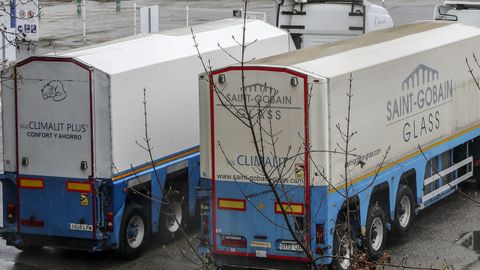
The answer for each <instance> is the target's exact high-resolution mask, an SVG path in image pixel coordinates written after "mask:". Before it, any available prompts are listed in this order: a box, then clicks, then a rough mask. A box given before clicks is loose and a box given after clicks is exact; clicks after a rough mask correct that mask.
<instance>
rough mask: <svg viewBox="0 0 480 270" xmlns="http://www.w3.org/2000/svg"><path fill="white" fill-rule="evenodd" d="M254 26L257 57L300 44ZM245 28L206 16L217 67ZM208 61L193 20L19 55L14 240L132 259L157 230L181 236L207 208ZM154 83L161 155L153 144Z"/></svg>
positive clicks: (11, 179)
mask: <svg viewBox="0 0 480 270" xmlns="http://www.w3.org/2000/svg"><path fill="white" fill-rule="evenodd" d="M246 28H247V31H246V42H249V43H252V42H254V41H255V42H254V43H253V44H252V45H251V46H249V48H248V50H247V51H246V56H245V57H246V59H252V58H261V57H266V56H271V55H274V54H279V53H285V52H288V51H290V49H291V48H293V44H292V42H291V39H290V36H289V35H288V33H287V32H285V31H284V30H281V29H278V28H276V27H274V26H272V25H270V24H267V23H265V22H261V21H253V20H252V21H247V23H246ZM242 29H243V20H237V19H230V20H223V21H218V22H213V23H208V24H204V25H199V26H195V27H194V31H195V35H196V40H197V42H198V44H199V47H198V48H199V50H200V52H201V53H202V56H203V59H204V60H205V62H206V65H207V66H209V65H211V66H212V67H221V66H225V65H229V64H233V63H235V60H233V58H232V57H231V56H233V57H237V58H238V57H239V56H240V47H239V46H238V44H237V42H236V41H235V40H234V39H233V38H232V37H235V39H236V40H242V33H243V30H242ZM220 46H221V47H220ZM229 54H230V55H229ZM204 71H205V70H204V68H203V66H202V64H201V63H200V61H199V60H198V55H197V50H196V48H195V46H194V42H193V39H192V34H191V32H190V28H183V29H178V30H172V31H165V32H161V33H157V34H148V35H138V36H134V37H130V38H125V39H121V40H117V41H112V42H108V43H104V44H101V45H98V46H93V47H87V48H82V49H79V50H74V51H68V52H65V53H61V54H59V55H50V56H39V57H31V58H28V59H26V60H24V61H22V62H19V63H17V64H16V65H15V66H14V67H13V68H12V70H11V76H10V77H8V76H3V78H4V81H3V84H2V105H3V106H2V112H3V119H2V121H3V146H4V164H5V166H4V167H5V175H4V177H3V179H2V184H3V205H4V207H3V210H4V213H3V215H4V219H3V221H4V224H3V225H4V226H3V228H2V230H1V232H2V236H3V238H5V239H6V241H7V244H8V245H14V246H16V247H18V248H20V249H27V248H30V249H31V248H38V247H42V246H60V247H68V248H78V249H87V250H93V251H97V250H105V249H116V250H118V251H120V252H121V253H122V254H123V255H124V256H126V257H128V258H132V257H135V256H138V255H139V254H140V252H141V251H142V249H143V248H144V246H145V243H146V242H147V241H148V240H149V239H150V236H149V235H150V234H151V233H156V232H158V231H161V232H163V234H164V238H170V237H171V235H172V234H173V233H175V232H176V231H177V230H178V228H179V224H178V223H177V222H176V220H178V221H179V222H181V223H184V222H185V220H186V218H187V213H190V214H193V213H195V209H196V206H195V203H196V190H195V188H196V187H197V185H198V182H199V165H198V159H199V147H198V145H199V124H198V74H199V73H201V72H204ZM144 89H146V101H147V111H146V113H147V118H148V124H149V125H148V136H149V139H150V146H151V147H152V150H151V152H152V158H153V160H151V159H150V157H149V153H148V152H147V151H146V150H145V149H144V148H145V147H146V144H145V143H146V141H145V140H144V138H145V136H146V131H145V125H144V124H145V123H144V109H143V104H142V103H143V98H144V92H143V91H144ZM138 144H140V145H143V147H140V146H139V145H138ZM152 167H153V168H152ZM157 176H158V177H159V179H157ZM172 190H173V191H172ZM164 194H171V195H168V196H169V202H170V205H168V206H167V205H166V204H164V203H162V200H163V199H164ZM148 197H150V198H151V199H148ZM174 217H176V219H175V218H174Z"/></svg>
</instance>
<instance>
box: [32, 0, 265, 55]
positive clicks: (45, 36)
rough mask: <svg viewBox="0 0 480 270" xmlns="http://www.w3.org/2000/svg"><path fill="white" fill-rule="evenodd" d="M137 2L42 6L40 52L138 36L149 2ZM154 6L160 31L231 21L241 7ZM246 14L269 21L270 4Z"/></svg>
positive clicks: (255, 8)
mask: <svg viewBox="0 0 480 270" xmlns="http://www.w3.org/2000/svg"><path fill="white" fill-rule="evenodd" d="M80 1H81V0H80ZM139 1H140V2H132V1H124V2H121V3H120V8H119V9H118V10H117V3H116V2H99V1H90V0H88V1H85V2H84V5H83V3H82V2H46V3H44V5H43V6H41V17H40V22H39V23H40V27H39V28H40V29H39V35H40V47H41V48H43V51H42V52H49V51H52V50H54V49H57V50H66V49H70V48H77V47H81V46H85V45H91V44H96V43H100V42H104V41H109V40H113V39H117V38H122V37H128V36H131V35H134V34H135V33H137V34H138V33H140V8H142V7H144V6H149V5H151V4H153V3H148V2H147V1H148V0H139ZM150 1H151V0H150ZM239 3H241V2H239ZM158 7H159V30H160V31H162V30H167V29H174V28H179V27H185V26H187V25H190V26H193V25H198V24H202V23H206V22H210V21H215V20H220V19H225V18H232V17H233V10H234V9H240V8H241V6H240V7H239V6H238V5H237V6H235V5H230V6H226V7H225V6H223V7H221V8H217V7H215V6H213V7H209V6H203V5H202V6H198V4H197V6H193V7H192V6H188V5H183V6H182V5H179V4H176V5H168V4H159V5H158ZM82 10H85V16H83V13H82ZM247 14H248V17H249V18H255V19H261V20H266V21H269V22H272V21H273V20H272V18H273V5H271V6H269V5H264V6H257V7H254V8H252V9H251V10H250V9H249V11H248V12H247Z"/></svg>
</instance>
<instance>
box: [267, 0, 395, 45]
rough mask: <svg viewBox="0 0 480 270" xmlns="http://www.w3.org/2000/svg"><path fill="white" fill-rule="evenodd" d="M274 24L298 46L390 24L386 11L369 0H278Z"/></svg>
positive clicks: (367, 31) (315, 43)
mask: <svg viewBox="0 0 480 270" xmlns="http://www.w3.org/2000/svg"><path fill="white" fill-rule="evenodd" d="M276 13H277V14H276V25H277V26H278V27H280V28H282V29H286V30H287V31H288V32H289V33H290V34H291V35H292V38H293V41H294V42H295V45H296V46H297V48H298V49H299V48H308V47H312V46H315V45H319V44H323V43H328V42H333V41H338V40H341V39H345V38H349V37H354V36H357V35H360V34H365V33H369V32H373V31H377V30H382V29H385V28H390V27H393V25H394V24H393V20H392V17H391V16H390V14H389V13H388V11H387V10H386V9H385V8H384V7H381V6H378V5H374V4H372V3H370V2H369V1H368V0H322V1H317V0H278V1H277V8H276Z"/></svg>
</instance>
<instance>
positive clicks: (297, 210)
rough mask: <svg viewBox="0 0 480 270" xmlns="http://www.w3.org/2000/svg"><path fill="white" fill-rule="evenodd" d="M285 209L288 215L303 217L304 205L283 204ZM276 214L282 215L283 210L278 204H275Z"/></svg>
mask: <svg viewBox="0 0 480 270" xmlns="http://www.w3.org/2000/svg"><path fill="white" fill-rule="evenodd" d="M282 206H283V209H284V210H285V213H286V214H288V215H303V213H304V212H303V204H301V203H286V202H282ZM275 213H276V214H281V213H282V208H281V207H280V204H279V203H278V202H276V203H275Z"/></svg>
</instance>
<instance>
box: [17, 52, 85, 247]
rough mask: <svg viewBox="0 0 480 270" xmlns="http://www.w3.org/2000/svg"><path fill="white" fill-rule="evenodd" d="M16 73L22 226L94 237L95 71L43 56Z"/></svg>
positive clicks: (23, 64) (37, 231) (41, 231)
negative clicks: (93, 91) (93, 105)
mask: <svg viewBox="0 0 480 270" xmlns="http://www.w3.org/2000/svg"><path fill="white" fill-rule="evenodd" d="M15 72H16V82H15V90H16V91H15V93H16V114H17V116H16V118H17V120H16V122H17V146H16V147H17V164H18V165H17V173H18V179H17V185H18V188H19V229H20V231H21V232H23V233H33V234H47V235H56V236H73V237H80V238H91V237H93V236H94V228H93V224H94V202H93V200H94V196H93V195H92V183H91V179H93V177H94V175H93V172H94V164H93V145H92V138H93V136H92V119H93V118H92V117H93V116H92V89H91V85H92V83H91V71H90V69H89V68H88V67H87V66H85V65H83V64H82V63H79V62H76V61H74V60H71V59H65V58H44V57H40V58H31V59H29V60H26V61H24V62H21V63H19V64H18V65H17V67H16V70H15Z"/></svg>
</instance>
